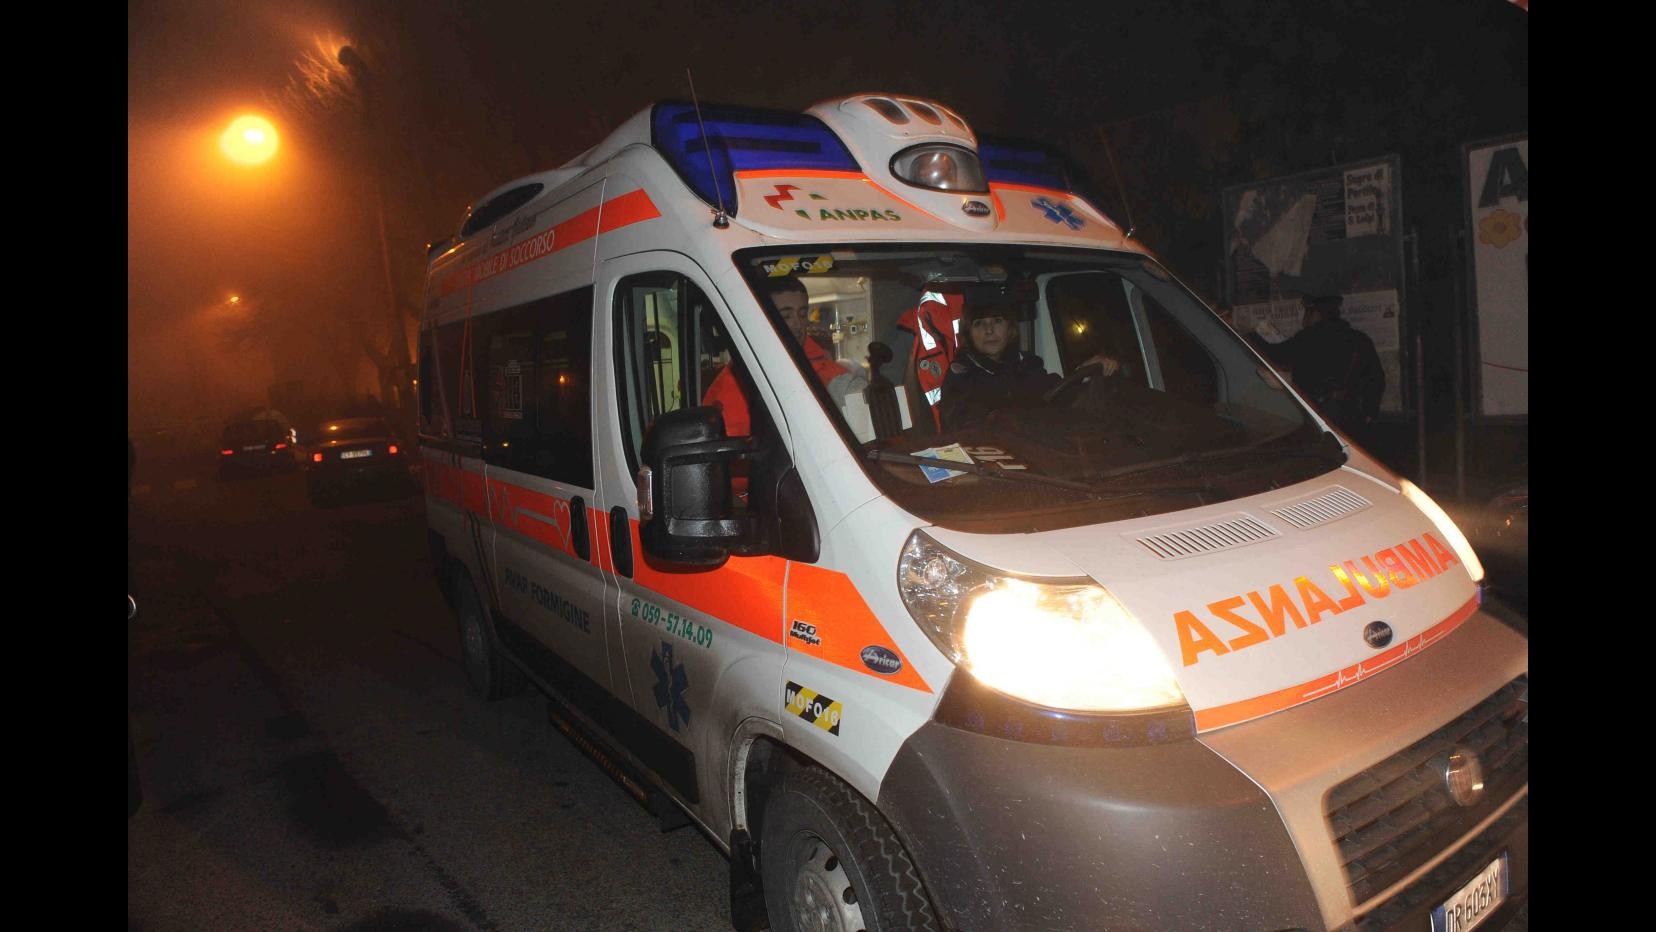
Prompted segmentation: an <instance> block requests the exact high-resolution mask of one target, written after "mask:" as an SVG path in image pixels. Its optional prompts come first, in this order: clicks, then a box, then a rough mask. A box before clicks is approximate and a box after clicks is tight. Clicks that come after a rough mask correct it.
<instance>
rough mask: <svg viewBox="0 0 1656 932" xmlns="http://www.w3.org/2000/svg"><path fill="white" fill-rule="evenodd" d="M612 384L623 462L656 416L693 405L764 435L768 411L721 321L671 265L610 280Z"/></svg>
mask: <svg viewBox="0 0 1656 932" xmlns="http://www.w3.org/2000/svg"><path fill="white" fill-rule="evenodd" d="M615 326H616V338H617V339H616V346H617V353H618V355H619V357H620V358H618V359H617V360H616V362H617V366H616V371H617V373H618V374H619V379H620V383H621V384H619V385H617V386H616V390H617V398H618V399H619V401H620V408H621V416H622V421H623V423H622V436H623V438H624V440H625V443H626V451H627V462H628V465H629V467H630V469H631V471H632V472H633V473H637V471H638V467H639V465H640V463H639V452H638V451H639V450H640V449H641V448H642V447H643V444H644V436H645V435H646V434H647V433H648V432H649V430H650V427H651V426H653V425H654V424H655V421H656V418H658V417H660V416H661V415H663V414H666V413H668V412H670V411H677V410H680V409H682V408H692V407H696V406H698V405H709V404H711V405H715V406H717V407H719V408H720V410H721V413H722V415H723V417H724V422H725V434H726V436H730V437H740V436H750V435H751V436H764V435H768V434H769V433H770V432H771V427H770V417H769V415H768V414H767V413H766V411H765V406H764V403H763V401H761V400H760V399H759V397H758V393H757V391H756V390H755V389H754V384H753V378H752V376H751V374H750V373H749V371H748V368H747V366H746V364H745V363H744V362H743V361H742V359H741V358H740V357H739V356H737V355H736V352H735V350H734V348H733V347H732V346H731V341H730V338H729V336H728V333H729V331H728V330H727V329H726V324H725V323H724V321H723V320H721V319H720V317H719V314H718V312H717V311H716V310H715V309H714V306H713V303H712V302H711V301H710V300H709V299H708V297H707V295H706V293H705V292H703V291H702V289H701V288H700V287H699V286H697V285H696V283H695V282H693V281H691V280H690V279H688V278H686V277H685V276H683V275H680V274H678V273H676V272H645V273H642V274H638V275H632V276H629V277H627V278H625V279H622V280H621V282H620V283H619V284H618V285H617V286H616V292H615Z"/></svg>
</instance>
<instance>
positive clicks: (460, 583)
mask: <svg viewBox="0 0 1656 932" xmlns="http://www.w3.org/2000/svg"><path fill="white" fill-rule="evenodd" d="M453 585H454V592H455V613H456V614H457V615H458V616H459V622H460V653H461V656H462V657H463V658H464V660H465V667H466V682H467V683H468V684H469V685H470V686H471V690H472V692H473V693H475V694H476V695H477V698H479V699H482V700H483V701H484V702H493V701H495V700H496V699H504V698H506V697H507V696H515V695H517V694H518V693H520V692H522V691H523V686H524V679H523V671H522V670H519V669H518V668H517V667H515V666H513V665H512V662H511V661H510V660H507V659H506V655H505V654H503V653H502V652H501V650H500V645H499V644H498V643H496V641H495V637H494V629H493V628H492V626H491V625H490V622H489V617H488V614H487V612H486V611H485V610H484V608H483V603H482V602H481V601H479V600H478V598H477V592H476V590H474V589H473V588H472V584H471V580H469V579H467V578H466V574H465V572H464V571H460V570H456V571H455V572H454V579H453Z"/></svg>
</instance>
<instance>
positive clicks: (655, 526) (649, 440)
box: [639, 405, 755, 566]
mask: <svg viewBox="0 0 1656 932" xmlns="http://www.w3.org/2000/svg"><path fill="white" fill-rule="evenodd" d="M754 447H755V445H754V442H753V441H752V440H750V439H747V438H745V437H744V438H736V439H731V438H727V437H726V436H725V428H724V417H723V416H722V415H721V414H720V412H719V409H718V408H716V407H713V406H710V405H704V406H702V407H697V408H683V409H680V410H678V411H669V412H667V413H666V414H663V415H662V416H661V417H659V418H657V419H656V422H655V424H654V425H653V426H652V427H651V428H650V432H649V434H648V435H647V436H646V437H645V438H644V448H643V449H642V450H640V451H639V454H640V458H641V459H642V460H643V462H644V467H645V469H644V470H640V476H639V484H640V489H641V490H643V489H646V488H647V489H648V492H647V493H646V496H647V497H646V499H645V500H644V501H641V502H640V503H639V525H640V527H639V537H640V539H641V542H642V543H643V545H644V550H645V552H647V553H649V554H651V555H652V556H656V557H660V558H661V559H663V560H668V561H670V562H673V563H687V564H690V565H693V566H718V565H720V564H722V563H724V561H725V559H726V558H727V557H728V556H729V555H730V550H731V548H732V547H735V546H739V545H740V544H741V543H742V542H743V541H744V540H745V539H746V538H748V537H750V536H751V529H750V527H749V525H750V524H751V522H750V521H747V520H745V519H741V518H737V517H735V508H734V507H733V503H732V502H731V494H730V464H731V463H733V462H736V461H737V460H740V459H744V458H748V457H751V456H752V455H753V452H754ZM646 470H647V471H648V476H646V475H644V474H643V473H644V472H645V471H646Z"/></svg>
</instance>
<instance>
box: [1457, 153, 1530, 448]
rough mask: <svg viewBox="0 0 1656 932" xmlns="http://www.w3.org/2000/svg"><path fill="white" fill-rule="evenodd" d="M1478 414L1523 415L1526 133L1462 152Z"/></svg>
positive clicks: (1525, 392) (1525, 399)
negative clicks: (1474, 335)
mask: <svg viewBox="0 0 1656 932" xmlns="http://www.w3.org/2000/svg"><path fill="white" fill-rule="evenodd" d="M1466 197H1467V211H1468V220H1469V222H1468V225H1467V229H1468V236H1467V240H1468V243H1469V250H1470V252H1471V254H1472V255H1471V261H1470V262H1469V263H1468V266H1469V273H1470V274H1471V276H1472V282H1471V284H1470V286H1469V287H1468V289H1467V292H1468V294H1470V295H1471V296H1472V302H1471V304H1472V307H1471V312H1472V315H1473V321H1474V330H1475V332H1476V333H1477V340H1476V341H1474V347H1475V349H1476V352H1475V353H1474V357H1473V359H1472V370H1473V374H1472V378H1473V384H1474V385H1475V386H1477V399H1478V407H1477V413H1479V414H1481V415H1484V416H1488V417H1528V416H1529V136H1528V135H1524V136H1518V137H1509V138H1506V139H1501V140H1495V141H1492V142H1486V143H1473V144H1471V145H1468V146H1467V147H1466Z"/></svg>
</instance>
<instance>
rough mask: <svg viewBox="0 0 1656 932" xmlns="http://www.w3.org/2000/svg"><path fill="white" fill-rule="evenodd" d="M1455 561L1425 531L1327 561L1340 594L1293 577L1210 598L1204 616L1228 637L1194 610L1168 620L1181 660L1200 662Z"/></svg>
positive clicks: (1380, 593)
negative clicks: (1226, 635) (1247, 610)
mask: <svg viewBox="0 0 1656 932" xmlns="http://www.w3.org/2000/svg"><path fill="white" fill-rule="evenodd" d="M1359 561H1360V562H1361V564H1362V565H1361V567H1359V566H1358V563H1359ZM1459 562H1460V561H1459V560H1458V559H1457V558H1456V557H1455V554H1454V552H1453V551H1452V550H1450V549H1449V548H1448V547H1446V546H1444V545H1443V542H1442V541H1440V540H1438V539H1437V538H1436V537H1435V536H1433V535H1432V534H1431V533H1426V534H1422V535H1421V536H1420V537H1418V538H1415V539H1412V540H1409V541H1406V542H1404V543H1401V544H1398V545H1396V546H1394V547H1388V548H1386V549H1385V550H1381V551H1379V552H1377V553H1375V554H1373V555H1371V556H1364V557H1361V558H1359V559H1357V560H1344V561H1342V562H1340V563H1331V564H1329V566H1328V570H1329V572H1330V573H1331V574H1332V575H1333V577H1334V581H1335V582H1336V583H1338V584H1339V587H1340V590H1341V591H1343V593H1344V596H1343V598H1339V599H1336V598H1335V597H1334V596H1331V595H1329V594H1328V593H1327V592H1326V591H1324V590H1323V588H1322V587H1321V586H1318V585H1317V584H1316V583H1314V582H1312V581H1311V579H1310V577H1308V576H1296V577H1294V580H1293V582H1291V583H1286V584H1283V583H1277V584H1273V585H1270V586H1268V587H1266V588H1265V591H1264V592H1260V591H1259V590H1257V589H1256V590H1253V591H1250V592H1248V593H1245V595H1236V596H1229V597H1227V598H1223V599H1219V600H1217V601H1214V602H1209V603H1208V604H1207V605H1206V611H1207V614H1208V615H1209V616H1211V617H1212V618H1213V619H1216V620H1217V621H1219V622H1222V623H1223V624H1225V625H1228V626H1229V628H1222V629H1221V630H1226V631H1228V630H1229V629H1230V628H1234V629H1236V630H1237V631H1240V632H1241V633H1240V634H1238V635H1236V636H1235V637H1232V638H1231V639H1230V640H1228V641H1227V640H1225V639H1223V638H1221V637H1220V636H1219V635H1218V634H1217V633H1215V631H1214V628H1213V627H1210V626H1209V625H1208V624H1207V623H1205V622H1203V621H1202V619H1200V618H1198V617H1197V614H1196V612H1195V611H1191V610H1189V609H1185V610H1182V611H1178V612H1175V613H1174V614H1173V623H1174V625H1175V627H1176V628H1177V629H1178V633H1179V654H1180V659H1181V660H1182V661H1183V663H1184V665H1185V666H1187V667H1189V666H1194V665H1195V664H1196V663H1197V662H1198V661H1200V660H1201V659H1202V656H1201V655H1202V654H1203V653H1204V652H1206V651H1211V652H1213V654H1214V655H1215V656H1218V655H1221V654H1228V653H1230V652H1231V651H1236V650H1243V649H1246V648H1249V647H1253V646H1254V645H1256V644H1263V643H1265V642H1266V641H1268V640H1270V639H1271V638H1276V637H1281V636H1282V635H1284V634H1286V633H1287V632H1288V630H1289V627H1288V623H1289V622H1292V623H1293V626H1294V627H1295V628H1303V627H1305V626H1306V625H1308V624H1311V625H1314V624H1316V623H1317V622H1319V621H1322V618H1323V616H1324V615H1338V614H1340V613H1341V612H1345V611H1349V610H1351V609H1354V608H1356V607H1357V606H1359V605H1363V604H1365V603H1366V602H1367V601H1368V600H1369V599H1383V598H1385V597H1386V596H1388V595H1390V594H1391V592H1392V589H1393V587H1396V588H1397V589H1407V588H1409V587H1411V586H1413V585H1415V584H1417V583H1419V582H1421V581H1422V580H1426V579H1431V578H1432V577H1433V576H1436V575H1438V574H1439V573H1442V572H1443V571H1444V570H1445V569H1447V568H1448V567H1449V565H1450V564H1451V563H1459ZM1365 594H1366V597H1365ZM1244 606H1251V607H1252V608H1253V610H1254V612H1255V613H1256V614H1257V616H1258V621H1255V620H1254V619H1252V618H1249V617H1247V616H1244V615H1243V614H1241V609H1242V608H1243V607H1244Z"/></svg>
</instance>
